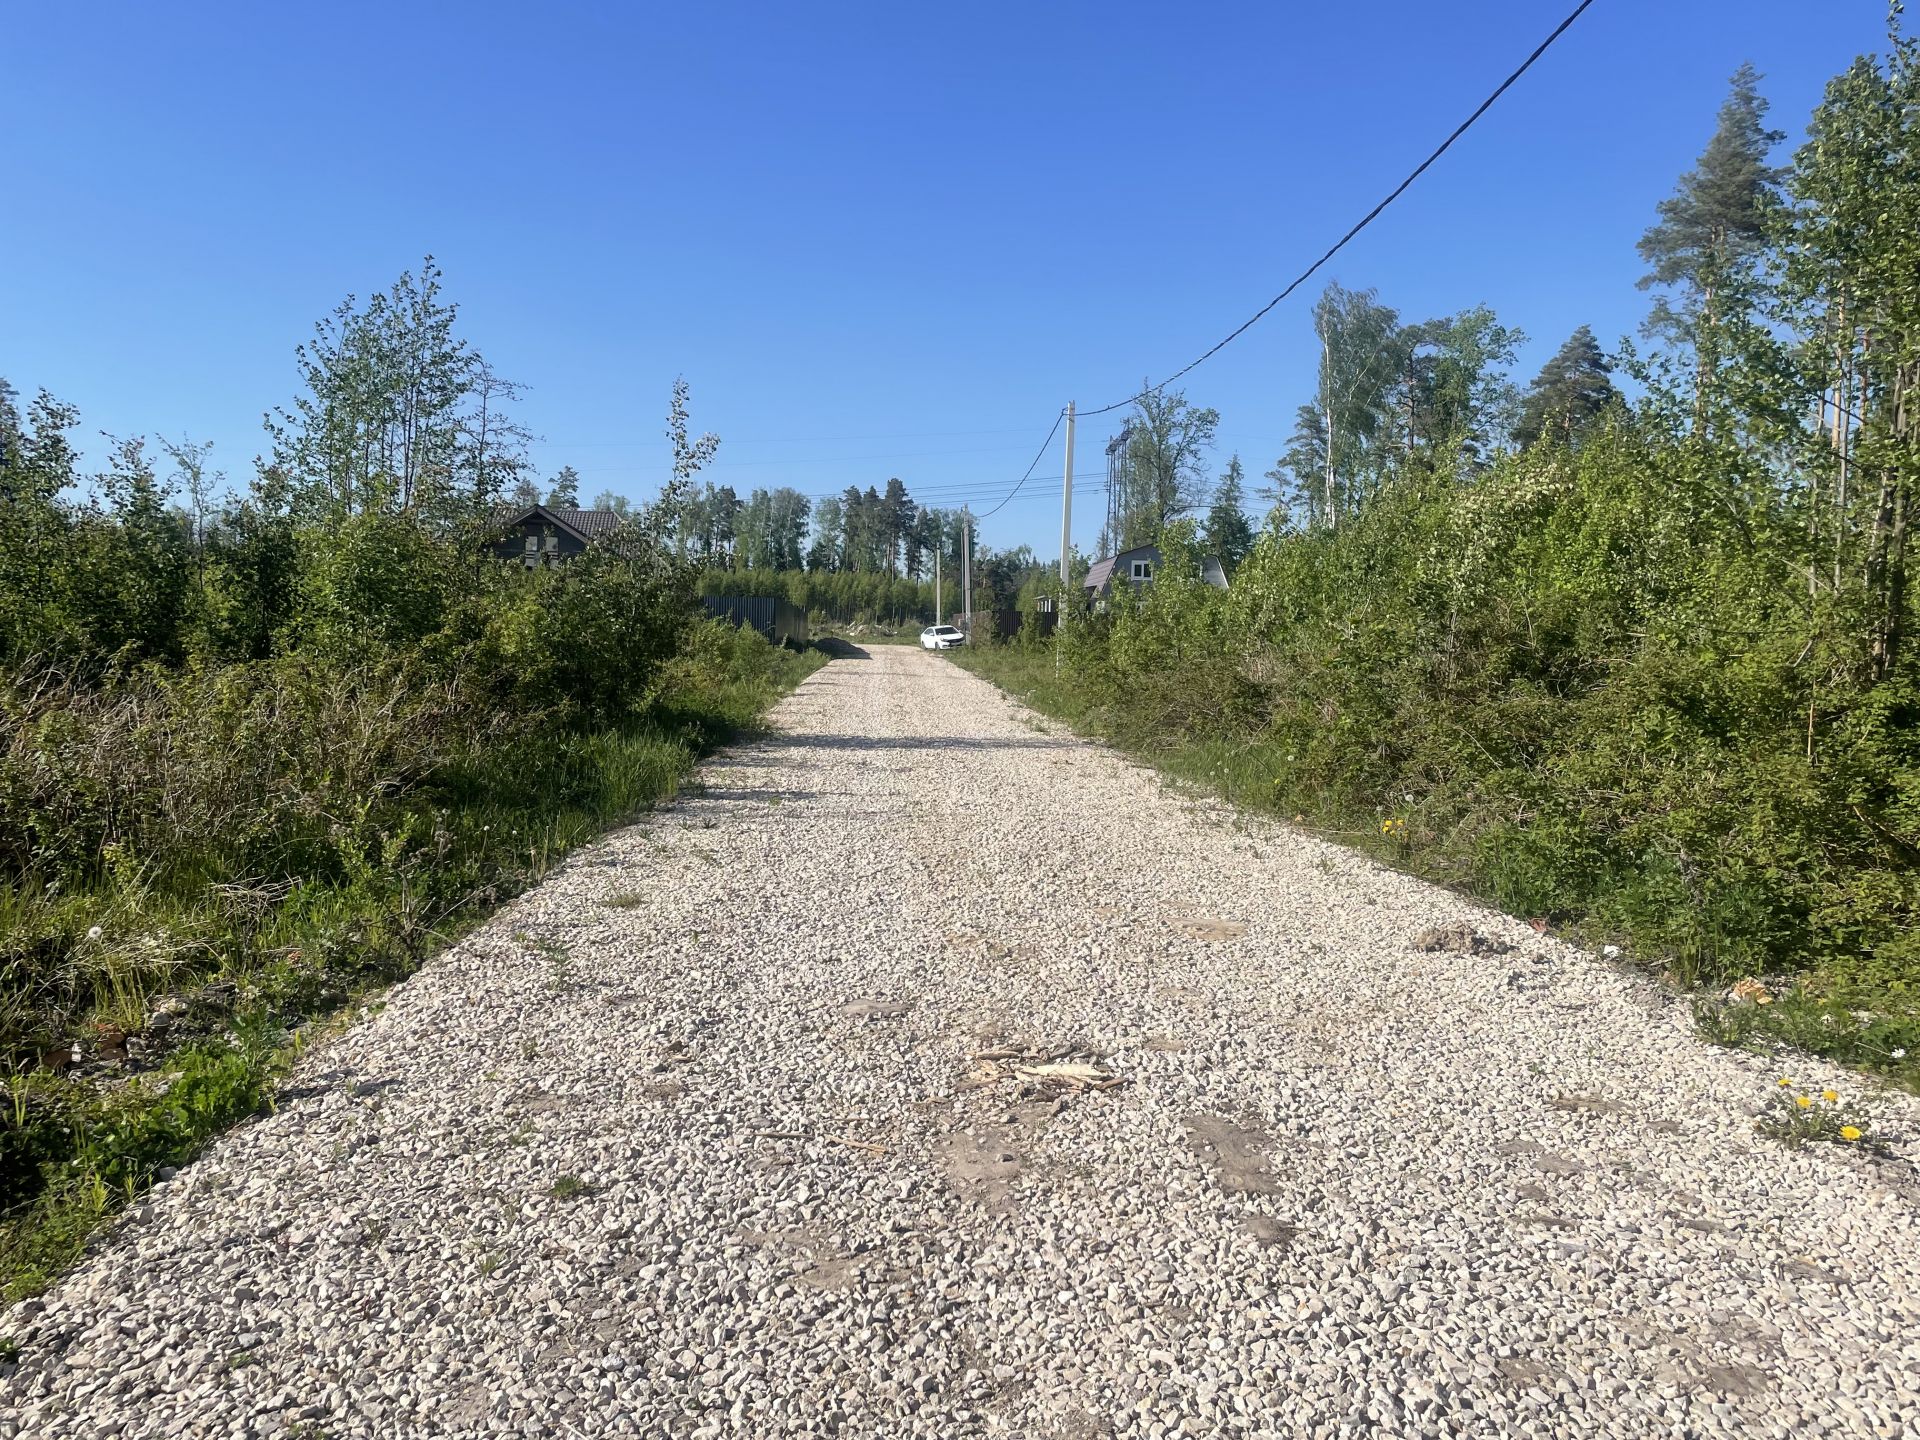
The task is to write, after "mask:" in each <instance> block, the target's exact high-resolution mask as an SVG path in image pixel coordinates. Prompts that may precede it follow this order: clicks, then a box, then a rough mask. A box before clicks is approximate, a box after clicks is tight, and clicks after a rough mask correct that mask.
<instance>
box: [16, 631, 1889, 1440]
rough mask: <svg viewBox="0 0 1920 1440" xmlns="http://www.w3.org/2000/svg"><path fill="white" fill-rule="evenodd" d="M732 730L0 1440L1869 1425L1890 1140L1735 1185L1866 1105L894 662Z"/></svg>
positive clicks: (80, 1348) (90, 1332) (186, 1250)
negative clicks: (1797, 1091) (1783, 1103)
mask: <svg viewBox="0 0 1920 1440" xmlns="http://www.w3.org/2000/svg"><path fill="white" fill-rule="evenodd" d="M776 721H777V727H778V730H777V733H776V735H775V736H774V737H773V738H771V739H768V740H765V741H763V742H759V743H755V744H751V745H746V746H743V747H740V748H738V749H736V750H733V751H730V752H726V753H724V754H722V755H721V756H719V757H717V758H716V759H715V760H714V762H713V763H712V764H710V765H709V766H708V767H707V768H706V769H705V770H704V771H703V772H702V775H701V782H700V784H699V785H698V786H696V787H695V788H694V789H692V790H691V791H690V792H689V793H688V794H687V795H686V796H685V797H683V798H682V799H681V800H680V801H679V802H678V803H676V804H674V805H672V806H671V807H668V808H666V809H663V810H661V811H660V812H658V813H657V814H655V815H653V816H651V817H649V818H648V819H647V820H646V821H645V822H644V823H643V824H640V825H637V826H635V827H633V828H631V829H628V830H624V831H621V832H618V833H616V834H614V835H611V836H609V837H607V838H606V839H605V840H604V841H603V842H601V843H600V844H598V845H596V846H594V847H592V848H591V849H589V850H586V851H583V852H581V853H580V854H578V855H577V856H576V857H575V858H574V859H573V860H572V861H571V862H570V863H569V864H568V865H567V866H566V867H565V869H564V870H562V871H561V872H560V873H559V874H557V875H555V876H554V877H553V878H552V879H550V880H549V881H548V882H547V883H546V884H544V885H543V886H541V887H540V888H539V889H538V890H537V891H535V892H533V893H531V894H529V895H527V896H525V897H523V898H522V899H521V900H519V901H517V902H516V903H514V904H513V905H511V906H509V907H508V908H507V909H505V910H504V911H502V912H501V913H500V914H499V915H498V916H496V917H495V918H494V919H493V920H492V921H491V922H490V923H489V924H487V925H486V926H485V927H484V928H483V929H481V930H479V931H478V932H476V933H475V934H473V935H472V936H471V937H469V938H468V939H467V940H465V941H463V942H462V943H461V944H459V945H458V946H456V947H455V948H454V949H453V950H451V951H450V952H448V953H447V954H446V955H445V956H443V957H442V958H440V959H439V960H437V961H435V962H434V963H433V964H431V965H429V966H428V967H427V968H426V969H425V970H423V971H422V972H421V973H420V974H419V975H417V976H416V977H415V978H413V979H412V980H410V981H409V982H407V983H406V984H404V985H402V986H399V987H398V988H396V989H395V990H393V991H392V992H391V994H390V996H389V998H388V1000H387V1003H386V1004H385V1006H384V1008H381V1009H380V1010H379V1011H378V1013H376V1014H374V1015H372V1016H371V1017H370V1018H368V1019H367V1020H366V1021H365V1022H364V1023H361V1024H359V1025H357V1026H355V1027H354V1028H353V1029H352V1030H351V1031H349V1032H348V1033H347V1034H346V1035H345V1036H344V1037H342V1038H341V1039H339V1040H338V1041H336V1042H334V1043H332V1044H331V1045H329V1046H327V1047H326V1048H325V1049H324V1050H323V1051H321V1052H320V1053H318V1054H316V1055H314V1056H312V1057H310V1059H309V1060H308V1061H307V1063H306V1064H305V1065H304V1066H303V1068H302V1070H301V1072H300V1073H299V1075H298V1076H297V1077H296V1083H295V1085H294V1087H293V1089H292V1091H291V1093H290V1094H288V1095H287V1096H286V1098H285V1099H284V1101H283V1103H282V1105H281V1107H280V1108H279V1110H278V1112H277V1113H276V1114H274V1115H273V1116H271V1117H270V1118H267V1119H264V1120H261V1121H259V1122H257V1123H253V1124H250V1125H248V1126H246V1127H244V1128H243V1129H241V1130H239V1131H237V1132H235V1133H233V1134H231V1135H229V1136H228V1137H226V1138H225V1139H223V1140H222V1141H221V1142H219V1143H218V1144H216V1145H215V1146H214V1147H212V1149H211V1150H210V1151H209V1152H208V1154H207V1155H206V1156H205V1157H204V1158H203V1159H201V1160H200V1161H199V1162H198V1163H196V1164H195V1165H193V1166H191V1167H189V1168H188V1169H187V1170H185V1171H183V1172H182V1173H181V1174H180V1175H179V1176H178V1177H177V1178H176V1179H175V1180H173V1181H172V1182H171V1183H168V1184H165V1185H162V1186H161V1187H159V1189H158V1190H156V1192H155V1193H154V1195H153V1196H152V1198H151V1201H150V1203H148V1204H145V1205H143V1206H141V1207H140V1208H139V1209H138V1210H137V1211H136V1212H134V1213H133V1214H132V1215H131V1216H130V1217H129V1218H128V1219H127V1220H126V1221H125V1222H124V1223H123V1224H121V1225H120V1226H119V1227H118V1228H117V1230H116V1231H115V1233H114V1234H113V1235H111V1236H110V1237H108V1238H107V1239H106V1240H105V1241H103V1242H102V1244H101V1245H100V1246H98V1247H97V1249H96V1252H95V1253H94V1254H93V1256H92V1257H91V1258H90V1259H89V1260H88V1261H87V1262H86V1263H85V1264H84V1265H83V1266H82V1267H81V1268H80V1269H79V1270H78V1271H76V1272H75V1273H74V1274H73V1275H71V1276H70V1277H69V1278H68V1279H67V1280H66V1281H65V1282H64V1283H62V1284H61V1285H59V1286H58V1287H56V1288H55V1289H54V1290H53V1291H52V1292H51V1293H50V1294H49V1295H48V1296H47V1297H46V1298H45V1300H44V1302H28V1303H26V1304H23V1305H20V1306H18V1307H16V1308H15V1309H14V1310H13V1311H12V1312H10V1313H9V1314H8V1315H6V1316H5V1317H4V1318H3V1319H0V1333H3V1334H4V1335H5V1336H7V1337H10V1338H11V1340H12V1341H13V1342H14V1344H16V1345H17V1346H18V1355H17V1360H16V1361H14V1362H13V1363H11V1364H7V1365H0V1435H7V1436H22V1435H33V1436H36V1437H46V1440H56V1437H70V1436H71V1437H78V1436H109V1435H121V1436H161V1435H166V1436H172V1435H213V1436H274V1435H288V1436H291V1435H301V1436H309V1437H317V1436H321V1435H329V1436H335V1437H345V1436H392V1437H414V1436H439V1435H496V1434H519V1435H528V1436H592V1437H600V1436H608V1435H646V1436H674V1437H682V1436H702V1437H704V1436H722V1435H726V1436H773V1435H788V1434H808V1435H818V1434H840V1435H845V1436H875V1437H878V1436H886V1437H894V1436H905V1435H926V1436H943V1437H945V1436H974V1435H979V1436H1013V1435H1020V1436H1027V1437H1035V1440H1038V1437H1061V1440H1066V1437H1074V1440H1092V1437H1098V1436H1107V1435H1124V1436H1156V1437H1157V1436H1175V1435H1179V1436H1190V1435H1200V1436H1213V1435H1274V1436H1294V1435H1299V1436H1333V1435H1359V1434H1369V1435H1371V1434H1379V1435H1427V1436H1437V1435H1475V1436H1483V1435H1484V1436H1508V1435H1534V1436H1547V1435H1607V1436H1614V1435H1618V1436H1652V1435H1672V1436H1705V1435H1740V1436H1779V1437H1789V1436H1793V1437H1798V1436H1811V1435H1821V1434H1824V1435H1846V1436H1854V1435H1859V1436H1885V1437H1911V1436H1914V1435H1917V1434H1920V1218H1917V1217H1920V1200H1917V1199H1916V1196H1917V1195H1920V1191H1917V1190H1916V1186H1915V1183H1914V1179H1913V1176H1914V1173H1915V1171H1914V1165H1913V1160H1914V1157H1915V1154H1916V1149H1915V1144H1914V1141H1913V1139H1912V1138H1911V1137H1913V1136H1914V1135H1915V1133H1916V1131H1920V1124H1916V1121H1920V1112H1917V1111H1916V1108H1915V1107H1914V1105H1913V1103H1912V1102H1911V1101H1908V1100H1904V1099H1901V1098H1898V1097H1889V1096H1875V1097H1870V1103H1871V1104H1872V1106H1873V1107H1874V1109H1875V1112H1876V1114H1877V1115H1878V1117H1879V1120H1880V1123H1881V1125H1882V1126H1884V1127H1885V1128H1887V1129H1888V1130H1889V1131H1891V1132H1893V1133H1894V1134H1895V1136H1896V1140H1895V1149H1896V1151H1897V1152H1899V1153H1898V1154H1897V1156H1896V1157H1895V1158H1892V1159H1888V1160H1882V1161H1875V1160H1873V1159H1871V1158H1870V1157H1867V1156H1865V1155H1862V1154H1858V1153H1855V1152H1852V1151H1847V1150H1843V1149H1841V1148H1840V1147H1838V1146H1833V1145H1818V1146H1814V1147H1811V1148H1809V1149H1806V1150H1801V1151H1789V1150H1786V1149H1784V1148H1781V1147H1779V1146H1778V1145H1776V1144H1774V1143H1772V1142H1770V1141H1765V1140H1762V1139H1760V1138H1759V1137H1758V1136H1756V1135H1755V1133H1754V1128H1753V1115H1754V1112H1755V1109H1756V1107H1757V1106H1759V1105H1760V1104H1762V1103H1763V1102H1765V1101H1766V1100H1767V1099H1768V1097H1769V1096H1770V1095H1772V1094H1773V1092H1774V1088H1775V1084H1776V1081H1777V1080H1778V1079H1779V1078H1780V1077H1781V1075H1783V1074H1791V1075H1792V1077H1793V1079H1794V1080H1795V1081H1796V1083H1798V1084H1801V1085H1815V1086H1818V1085H1821V1084H1832V1085H1834V1086H1835V1087H1837V1088H1839V1089H1840V1090H1842V1091H1843V1092H1845V1093H1846V1094H1847V1095H1849V1096H1853V1095H1857V1094H1859V1093H1860V1088H1861V1082H1859V1080H1858V1079H1857V1078H1855V1077H1851V1076H1848V1075H1846V1074H1844V1073H1843V1072H1840V1071H1837V1070H1830V1069H1826V1068H1824V1067H1819V1066H1816V1065H1814V1064H1813V1063H1811V1062H1806V1061H1796V1062H1794V1064H1793V1067H1792V1068H1791V1069H1790V1070H1785V1071H1783V1070H1780V1069H1777V1068H1775V1065H1776V1064H1777V1063H1778V1062H1767V1061H1764V1060H1761V1059H1757V1058H1755V1057H1752V1056H1746V1055H1738V1054H1731V1053H1727V1052H1723V1051H1718V1050H1715V1049H1713V1048H1711V1047H1709V1046H1707V1045H1705V1044H1704V1043H1702V1042H1701V1041H1699V1040H1698V1039H1696V1038H1695V1037H1694V1036H1693V1034H1692V1031H1691V1028H1690V1025H1689V1021H1688V1016H1687V1012H1686V1009H1685V1007H1684V1005H1682V1004H1680V1003H1678V1002H1675V1001H1672V1000H1669V999H1664V998H1662V997H1661V996H1660V995H1659V994H1658V993H1656V992H1655V991H1654V990H1653V989H1652V988H1650V987H1649V986H1648V985H1647V984H1645V983H1644V982H1642V981H1640V980H1637V979H1635V978H1633V977H1631V976H1628V975H1624V974H1621V973H1617V972H1616V971H1614V970H1613V969H1611V968H1609V967H1608V966H1606V965H1605V964H1603V963H1602V962H1601V961H1599V960H1596V959H1594V958H1593V957H1591V956H1587V955H1583V954H1581V953H1579V952H1577V951H1574V950H1572V949H1570V948H1568V947H1566V946H1563V945H1561V944H1559V943H1558V942H1555V941H1553V940H1550V939H1545V938H1542V937H1541V936H1539V935H1537V934H1535V933H1534V932H1533V931H1532V930H1531V929H1530V928H1529V927H1528V926H1527V925H1525V924H1523V923H1520V922H1517V921H1513V920H1509V919H1504V918H1502V917H1499V916H1496V915H1492V914H1489V913H1487V912H1485V911H1482V910H1479V909H1477V908H1475V907H1473V906H1471V905H1469V904H1467V903H1465V902H1463V901H1461V900H1460V899H1458V898H1456V897H1454V896H1452V895H1449V894H1447V893H1445V892H1443V891H1440V890H1437V889H1434V888H1432V887H1430V886H1427V885H1423V884H1421V883H1418V882H1416V881H1413V880H1410V879H1407V878H1405V877H1402V876H1398V875H1395V874H1392V873H1389V872H1386V871H1384V870H1381V869H1380V868H1378V867H1376V866H1374V865H1373V864H1371V863H1369V862H1367V861H1365V860H1362V859H1360V858H1358V857H1356V856H1354V855H1353V854H1351V853H1349V852H1346V851H1343V850H1341V849H1339V848H1336V847H1334V846H1331V845H1327V844H1324V843H1322V842H1320V841H1317V840H1314V839H1310V838H1307V837H1304V836H1301V835H1298V834H1295V833H1293V832H1291V831H1289V830H1287V829H1286V828H1284V827H1277V826H1271V825H1267V824H1264V823H1256V822H1251V821H1247V820H1244V819H1242V818H1239V817H1237V816H1236V815H1235V814H1234V813H1233V812H1230V811H1227V810H1225V809H1223V808H1221V807H1219V806H1217V805H1214V804H1211V803H1205V802H1200V801H1196V800H1193V799H1191V798H1184V797H1182V796H1181V795H1179V794H1177V793H1175V792H1173V791H1171V790H1169V789H1168V788H1167V787H1166V786H1165V785H1164V784H1163V783H1162V782H1161V781H1160V780H1159V779H1158V778H1157V777H1156V776H1154V775H1153V774H1152V773H1151V772H1148V771H1145V770H1142V769H1140V768H1137V767H1135V766H1132V765H1130V764H1128V763H1126V762H1125V761H1123V760H1121V759H1119V758H1118V757H1116V756H1114V755H1113V754H1111V753H1109V752H1107V751H1105V750H1103V749H1100V748H1098V747H1094V746H1090V745H1087V744H1084V743H1082V742H1080V741H1077V740H1075V739H1074V738H1073V737H1071V736H1070V735H1068V734H1066V733H1065V732H1064V731H1062V730H1060V729H1059V728H1057V727H1055V726H1053V725H1052V724H1050V723H1048V722H1045V721H1042V720H1039V719H1038V718H1036V717H1035V716H1034V715H1032V714H1031V713H1030V712H1028V711H1026V710H1024V709H1022V708H1021V707H1019V706H1018V705H1016V704H1014V703H1013V702H1011V701H1009V700H1008V699H1006V698H1005V697H1004V696H1002V695H1001V694H1000V693H999V692H998V691H996V690H995V689H993V688H992V687H991V686H989V685H987V684H986V683H984V682H982V681H980V680H977V679H975V678H973V677H971V676H969V675H967V674H965V673H963V672H961V671H960V670H958V669H956V668H955V667H953V666H952V665H950V664H948V663H947V662H946V661H945V660H943V659H941V658H939V657H936V656H931V655H926V654H923V653H921V652H919V651H917V650H905V649H898V648H892V647H875V648H874V649H873V651H872V653H871V655H870V656H868V657H867V658H860V659H848V660H843V661H837V662H835V663H834V664H832V665H830V666H828V667H827V668H826V669H824V670H822V671H820V672H819V673H818V674H816V675H815V676H814V677H813V678H811V679H810V680H808V681H807V682H806V684H804V685H803V686H802V687H801V688H800V689H799V690H798V691H796V692H795V693H794V694H793V695H792V696H790V697H789V698H788V699H787V700H786V701H785V702H783V703H782V705H781V706H780V708H779V709H778V711H777V712H776ZM1430 927H1441V928H1446V927H1466V929H1467V931H1469V932H1471V933H1473V934H1477V935H1478V936H1480V937H1483V942H1484V943H1480V944H1478V946H1477V948H1478V949H1480V950H1482V951H1496V950H1497V948H1498V947H1499V946H1503V945H1504V946H1508V947H1511V948H1510V949H1507V950H1505V951H1504V952H1500V953H1480V954H1460V953H1452V952H1450V951H1446V950H1442V951H1438V952H1429V951H1425V950H1422V949H1419V948H1417V947H1416V945H1415V943H1414V942H1415V937H1416V936H1417V935H1418V934H1419V933H1420V932H1421V931H1423V930H1426V929H1428V928H1430ZM1049 1062H1051V1063H1055V1064H1059V1065H1064V1066H1067V1067H1069V1068H1068V1069H1067V1070H1066V1072H1065V1073H1064V1074H1061V1073H1049V1072H1045V1071H1036V1070H1035V1067H1036V1066H1040V1065H1042V1064H1045V1063H1049ZM1023 1068H1024V1069H1026V1070H1027V1071H1028V1072H1029V1073H1028V1074H1027V1075H1025V1076H1023V1075H1022V1074H1021V1073H1020V1072H1021V1070H1022V1069H1023ZM1109 1075H1110V1076H1111V1077H1113V1079H1114V1080H1116V1081H1118V1082H1119V1083H1117V1084H1114V1085H1111V1086H1107V1085H1106V1080H1105V1079H1104V1077H1106V1076H1109ZM1086 1081H1091V1082H1093V1085H1094V1086H1106V1088H1091V1087H1089V1088H1084V1089H1082V1088H1077V1086H1078V1084H1079V1083H1081V1082H1086ZM1900 1137H1906V1138H1900Z"/></svg>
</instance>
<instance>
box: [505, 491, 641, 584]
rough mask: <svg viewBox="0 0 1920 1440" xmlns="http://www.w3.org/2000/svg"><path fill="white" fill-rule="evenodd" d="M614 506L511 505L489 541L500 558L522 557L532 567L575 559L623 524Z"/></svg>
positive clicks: (525, 563) (521, 561)
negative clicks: (566, 507)
mask: <svg viewBox="0 0 1920 1440" xmlns="http://www.w3.org/2000/svg"><path fill="white" fill-rule="evenodd" d="M621 519H622V517H621V515H620V514H619V512H618V511H614V510H567V509H557V508H554V507H550V506H546V505H509V506H506V507H504V508H502V509H501V511H500V513H499V514H498V515H497V516H496V517H495V523H496V526H497V532H498V533H497V536H496V538H495V539H493V540H492V541H490V542H489V543H488V545H487V553H488V554H490V555H492V556H493V557H494V558H495V559H496V560H508V561H518V562H519V563H521V564H523V565H525V566H526V567H527V568H528V569H529V570H532V569H535V568H536V567H538V566H541V565H555V564H558V563H559V562H560V561H562V560H571V559H572V558H573V557H574V556H575V555H578V554H580V553H581V552H582V551H583V550H585V549H586V548H587V547H588V546H589V545H591V544H593V543H594V542H595V541H596V540H600V539H602V538H603V537H605V536H606V535H608V534H610V533H612V532H613V531H614V530H616V529H617V528H619V525H620V521H621Z"/></svg>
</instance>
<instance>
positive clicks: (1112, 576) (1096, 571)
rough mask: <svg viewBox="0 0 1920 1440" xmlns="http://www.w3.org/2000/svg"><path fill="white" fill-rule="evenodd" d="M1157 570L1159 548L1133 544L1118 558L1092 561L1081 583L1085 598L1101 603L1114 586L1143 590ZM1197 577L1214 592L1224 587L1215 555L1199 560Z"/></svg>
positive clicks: (1222, 571) (1224, 579)
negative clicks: (1131, 547)
mask: <svg viewBox="0 0 1920 1440" xmlns="http://www.w3.org/2000/svg"><path fill="white" fill-rule="evenodd" d="M1159 568H1160V547H1159V546H1158V545H1136V546H1134V547H1133V549H1131V550H1122V551H1121V552H1120V553H1119V554H1118V555H1112V556H1109V557H1108V558H1107V559H1105V560H1096V561H1094V562H1093V564H1092V565H1090V566H1089V567H1087V578H1086V579H1085V580H1083V581H1081V582H1080V583H1081V585H1082V586H1083V587H1084V588H1085V590H1086V592H1087V596H1088V598H1089V599H1091V600H1094V601H1095V602H1098V601H1101V600H1105V599H1107V598H1108V597H1109V596H1111V595H1112V594H1113V587H1114V586H1115V585H1130V586H1132V587H1133V588H1134V589H1135V590H1140V589H1144V588H1145V587H1146V586H1148V585H1151V584H1152V583H1153V577H1154V574H1155V572H1156V571H1158V570H1159ZM1200 578H1201V579H1202V580H1204V581H1206V582H1207V584H1209V585H1211V586H1213V588H1214V589H1216V590H1224V589H1226V588H1227V571H1226V567H1225V566H1223V565H1222V564H1221V563H1220V557H1219V556H1218V555H1202V556H1201V557H1200Z"/></svg>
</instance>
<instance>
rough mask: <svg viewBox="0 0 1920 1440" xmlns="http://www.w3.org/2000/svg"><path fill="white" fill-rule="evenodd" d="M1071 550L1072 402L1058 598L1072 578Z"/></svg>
mask: <svg viewBox="0 0 1920 1440" xmlns="http://www.w3.org/2000/svg"><path fill="white" fill-rule="evenodd" d="M1072 548H1073V402H1072V401H1071V400H1069V401H1068V402H1067V488H1066V489H1065V490H1063V491H1062V492H1061V493H1060V597H1061V599H1063V600H1064V599H1065V598H1066V592H1067V586H1068V585H1069V584H1070V583H1072V578H1073V577H1072V576H1071V575H1069V574H1068V573H1067V556H1068V554H1069V553H1070V552H1071V550H1072Z"/></svg>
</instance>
